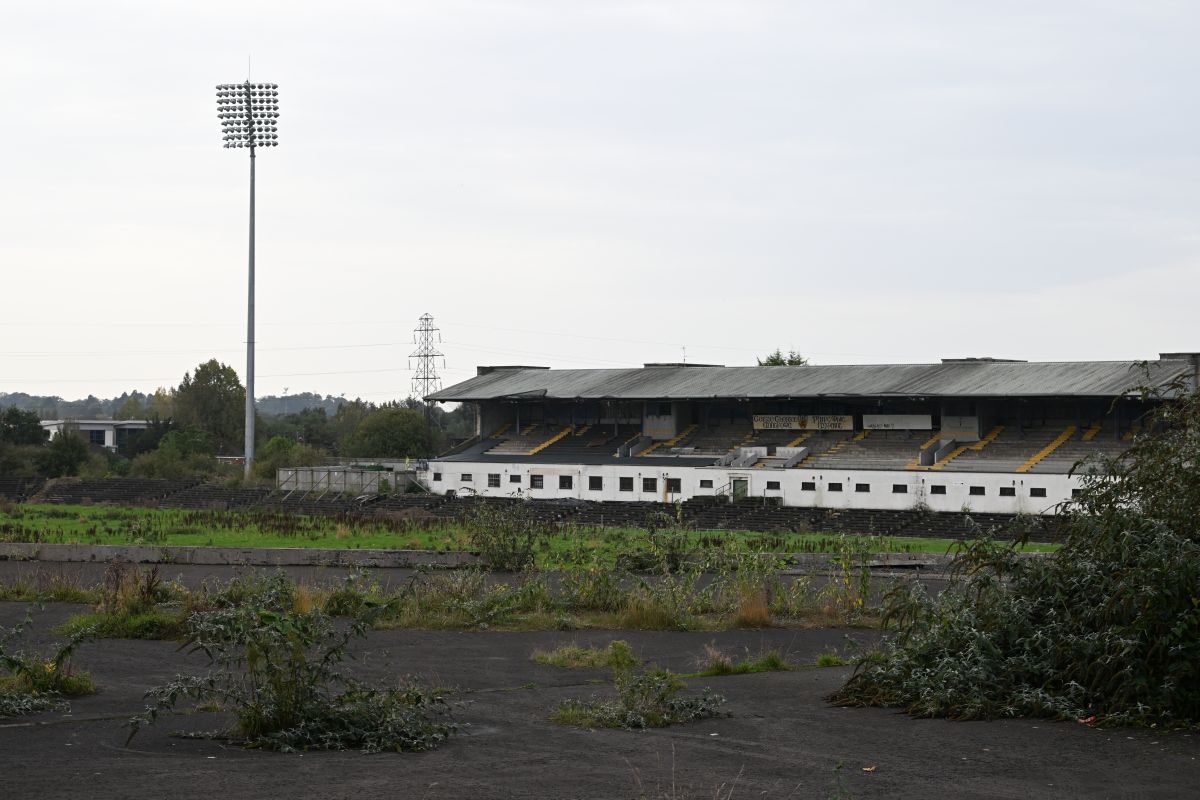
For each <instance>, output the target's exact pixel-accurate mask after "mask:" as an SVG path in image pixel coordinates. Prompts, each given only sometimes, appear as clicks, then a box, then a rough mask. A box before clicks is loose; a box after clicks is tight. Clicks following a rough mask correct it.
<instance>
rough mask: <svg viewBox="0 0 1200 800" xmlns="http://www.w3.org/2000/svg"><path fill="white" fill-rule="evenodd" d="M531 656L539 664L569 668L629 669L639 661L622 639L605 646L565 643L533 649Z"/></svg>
mask: <svg viewBox="0 0 1200 800" xmlns="http://www.w3.org/2000/svg"><path fill="white" fill-rule="evenodd" d="M531 658H532V659H533V660H534V661H536V662H537V663H539V664H547V665H549V666H552V667H567V668H571V669H582V668H588V667H590V668H596V667H608V668H609V669H614V670H619V669H629V668H631V667H634V666H636V665H637V664H638V663H639V662H638V660H637V659H636V658H634V656H633V651H632V650H630V648H629V643H628V642H626V641H625V640H623V639H618V640H616V641H613V642H609V643H608V646H607V647H580V646H579V645H575V644H566V645H563V646H562V647H559V648H557V649H555V650H550V651H546V650H535V651H534V653H533V655H532V656H531Z"/></svg>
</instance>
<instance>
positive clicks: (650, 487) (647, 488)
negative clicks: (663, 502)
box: [642, 478, 658, 492]
mask: <svg viewBox="0 0 1200 800" xmlns="http://www.w3.org/2000/svg"><path fill="white" fill-rule="evenodd" d="M642 491H643V492H656V491H658V478H642Z"/></svg>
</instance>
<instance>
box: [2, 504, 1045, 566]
mask: <svg viewBox="0 0 1200 800" xmlns="http://www.w3.org/2000/svg"><path fill="white" fill-rule="evenodd" d="M472 530H473V528H472V526H471V524H470V523H469V522H453V521H451V522H447V521H443V520H437V519H407V518H397V519H392V518H387V517H379V518H367V517H363V518H353V517H338V516H329V517H325V516H309V515H304V514H291V513H284V512H274V511H195V510H186V509H149V508H119V507H112V506H70V505H41V504H28V503H22V504H11V505H9V506H8V507H7V508H2V509H0V541H5V542H34V543H37V542H44V543H48V544H124V545H127V544H135V545H151V546H187V547H232V548H248V547H262V548H277V547H327V548H340V549H384V550H396V549H419V550H437V551H468V550H473V549H477V548H476V546H475V545H478V544H479V542H478V540H477V541H476V542H475V545H473V543H472V538H471V532H472ZM681 535H682V538H683V544H684V546H685V547H686V548H687V549H697V548H703V549H715V548H719V549H742V550H745V551H747V552H753V551H771V552H778V553H832V552H836V551H837V549H838V547H839V544H838V535H837V534H823V533H790V532H776V533H749V532H744V531H743V532H738V531H691V530H689V531H686V532H683V533H682V534H681ZM535 538H537V537H535ZM864 538H868V539H870V541H871V547H872V548H873V549H874V550H875V551H877V552H884V553H945V552H947V550H948V549H949V548H950V547H951V546H952V545H953V540H949V539H937V538H918V537H911V538H910V537H864ZM643 539H644V531H642V530H641V529H638V528H627V527H602V528H575V527H569V526H568V527H556V528H553V529H552V530H549V531H548V536H547V537H546V538H545V540H544V541H538V542H536V543H535V545H534V546H533V555H534V558H535V561H536V563H537V564H538V565H539V566H541V567H547V566H550V565H552V564H553V563H554V562H555V560H556V559H557V558H558V557H559V556H561V555H563V554H566V553H569V552H571V551H575V550H579V549H584V550H588V551H591V552H594V553H596V554H597V556H598V557H599V558H600V559H601V560H602V561H603V562H604V563H605V564H606V565H609V566H611V565H613V564H615V563H616V562H617V560H618V557H624V558H625V559H627V560H631V561H632V562H633V563H635V564H636V563H637V562H638V561H639V560H640V559H641V557H642V556H643V555H645V553H646V552H647V550H648V547H649V545H648V543H647V542H645V541H644V540H643ZM1056 547H1057V545H1051V544H1029V545H1026V546H1024V549H1025V550H1028V551H1031V552H1041V551H1049V550H1054V549H1056ZM509 552H510V553H511V554H514V555H515V554H516V553H518V552H520V549H519V548H518V549H516V550H510V551H509ZM501 555H503V553H502V551H501ZM518 560H519V558H518Z"/></svg>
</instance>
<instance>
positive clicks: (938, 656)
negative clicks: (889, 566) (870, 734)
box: [833, 387, 1200, 726]
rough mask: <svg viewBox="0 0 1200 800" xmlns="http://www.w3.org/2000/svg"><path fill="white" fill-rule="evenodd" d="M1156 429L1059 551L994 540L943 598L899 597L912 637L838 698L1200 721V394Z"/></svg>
mask: <svg viewBox="0 0 1200 800" xmlns="http://www.w3.org/2000/svg"><path fill="white" fill-rule="evenodd" d="M1176 388H1177V389H1178V387H1176ZM1149 427H1150V429H1154V430H1156V432H1155V433H1154V434H1153V435H1149V436H1144V437H1140V438H1138V439H1137V440H1136V441H1135V443H1134V444H1133V446H1132V448H1131V450H1130V451H1129V453H1128V454H1127V456H1128V457H1127V460H1125V461H1120V460H1109V461H1107V462H1104V463H1103V464H1102V465H1101V466H1102V469H1100V470H1094V471H1089V472H1088V473H1087V474H1086V475H1084V477H1083V478H1082V482H1083V488H1082V490H1081V493H1080V496H1079V497H1078V498H1077V499H1076V500H1075V501H1074V502H1073V503H1072V504H1071V505H1070V506H1069V507H1068V508H1066V509H1064V514H1063V515H1062V516H1061V519H1060V521H1061V523H1062V525H1063V527H1064V528H1065V532H1066V537H1067V538H1066V543H1065V544H1064V546H1063V547H1062V548H1061V549H1060V550H1058V551H1057V552H1055V553H1053V554H1050V555H1047V556H1038V557H1029V558H1022V557H1020V556H1018V555H1017V553H1016V552H1015V550H1014V547H1013V546H1012V545H1005V544H1001V543H998V542H995V541H992V540H991V539H989V538H986V537H985V538H983V539H980V540H978V541H974V542H970V543H967V544H965V545H964V546H963V548H962V550H961V552H960V553H959V555H958V559H957V562H956V563H957V571H958V574H957V577H956V579H955V581H954V582H953V583H952V585H951V586H950V587H949V588H948V589H947V590H946V591H944V592H943V593H942V594H941V595H940V596H939V597H937V598H931V597H928V596H927V595H926V594H925V593H924V590H923V589H922V588H921V587H920V585H914V586H913V587H911V588H910V589H907V590H905V591H902V592H899V593H896V594H893V595H892V596H891V597H890V598H889V601H888V606H887V609H886V615H885V619H886V620H887V621H890V622H893V623H894V624H895V625H896V634H895V635H894V636H893V637H892V638H891V639H890V641H889V643H888V644H886V645H885V647H884V649H883V651H882V652H880V653H877V654H875V655H874V656H872V657H870V658H867V659H865V660H864V661H863V662H862V663H860V665H859V668H858V669H857V670H856V673H855V675H854V676H853V677H852V678H851V679H850V681H849V682H848V683H847V684H846V686H845V687H843V688H842V689H841V691H839V692H838V693H837V694H836V695H835V696H834V698H833V699H834V700H835V701H836V702H839V703H861V704H871V705H897V706H901V707H903V708H905V709H907V710H908V711H909V712H910V713H913V714H917V715H927V716H934V715H937V716H948V717H952V718H962V719H971V718H987V717H998V716H1014V715H1038V716H1052V717H1059V718H1075V719H1095V720H1096V721H1098V722H1118V723H1125V722H1134V723H1145V724H1152V723H1153V724H1165V725H1188V726H1195V725H1200V530H1198V528H1197V520H1200V470H1197V469H1196V466H1195V465H1196V464H1197V463H1198V462H1200V398H1198V397H1197V396H1196V395H1195V394H1190V395H1185V396H1184V397H1183V398H1182V399H1179V400H1177V401H1173V402H1168V403H1166V404H1164V405H1162V406H1161V407H1160V409H1159V411H1158V413H1157V414H1156V416H1155V418H1154V420H1153V421H1152V424H1151V426H1149ZM1027 524H1028V523H1027ZM1028 533H1029V531H1028V529H1026V530H1025V531H1024V534H1025V535H1028ZM1021 538H1022V539H1023V538H1024V537H1021Z"/></svg>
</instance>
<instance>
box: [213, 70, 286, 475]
mask: <svg viewBox="0 0 1200 800" xmlns="http://www.w3.org/2000/svg"><path fill="white" fill-rule="evenodd" d="M278 89H279V87H278V86H277V85H276V84H274V83H251V82H250V81H249V80H247V81H246V82H245V83H222V84H220V85H218V86H217V118H218V119H220V120H221V131H222V133H224V137H223V139H224V141H225V147H248V148H250V267H249V280H248V285H247V294H246V445H245V446H246V451H245V453H246V465H245V476H246V477H247V478H249V477H250V467H251V464H252V463H253V462H254V151H255V149H256V148H258V147H277V146H278V145H279V142H278V141H277V140H278V139H279V136H278V134H277V133H276V131H277V130H278V129H277V128H276V122H277V121H278V120H279V92H278Z"/></svg>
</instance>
